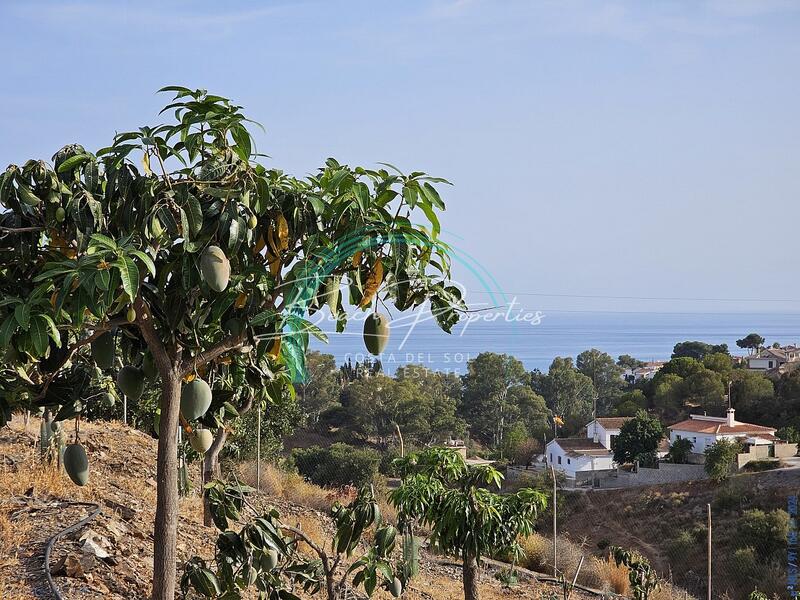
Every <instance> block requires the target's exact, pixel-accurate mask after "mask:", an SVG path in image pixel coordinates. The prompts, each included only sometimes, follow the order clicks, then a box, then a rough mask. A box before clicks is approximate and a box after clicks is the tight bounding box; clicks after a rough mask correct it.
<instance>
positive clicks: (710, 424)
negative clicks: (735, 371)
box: [668, 408, 776, 454]
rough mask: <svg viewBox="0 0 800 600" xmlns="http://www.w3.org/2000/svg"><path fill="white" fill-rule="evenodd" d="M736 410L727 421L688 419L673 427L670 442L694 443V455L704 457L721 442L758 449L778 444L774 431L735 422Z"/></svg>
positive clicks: (709, 418) (670, 427)
mask: <svg viewBox="0 0 800 600" xmlns="http://www.w3.org/2000/svg"><path fill="white" fill-rule="evenodd" d="M734 413H735V411H734V409H732V408H729V409H728V414H727V416H725V417H709V416H707V415H689V418H688V419H686V420H685V421H681V422H680V423H675V424H674V425H670V426H669V427H668V429H669V442H670V444H673V443H675V441H676V440H680V439H690V440H692V452H694V453H696V454H703V453H704V452H705V450H706V448H708V447H709V446H713V445H714V444H715V443H716V442H717V441H719V440H721V439H728V440H734V439H740V440H742V441H744V442H745V443H747V444H749V445H752V446H758V445H770V444H774V443H775V439H776V438H775V428H774V427H764V426H763V425H753V424H752V423H742V422H741V421H737V420H736V419H735V418H734Z"/></svg>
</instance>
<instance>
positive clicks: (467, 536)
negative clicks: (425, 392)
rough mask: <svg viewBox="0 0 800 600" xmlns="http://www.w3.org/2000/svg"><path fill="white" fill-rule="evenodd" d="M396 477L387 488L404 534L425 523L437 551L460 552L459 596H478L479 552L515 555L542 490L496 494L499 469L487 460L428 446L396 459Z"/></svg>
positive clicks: (542, 501)
mask: <svg viewBox="0 0 800 600" xmlns="http://www.w3.org/2000/svg"><path fill="white" fill-rule="evenodd" d="M396 464H397V468H398V469H399V471H400V472H401V474H402V478H403V479H402V483H401V484H400V486H399V487H398V488H397V489H395V490H393V491H392V492H391V494H390V497H389V498H390V500H391V502H392V504H394V505H395V506H396V507H397V509H398V525H399V528H400V530H401V532H403V534H404V535H405V536H406V537H412V536H413V533H414V532H413V528H414V526H415V525H417V524H419V525H423V526H426V527H427V528H428V529H429V530H430V532H431V534H430V544H431V546H432V547H434V548H436V549H437V550H438V551H439V552H442V553H445V554H454V555H456V556H460V557H461V561H462V565H463V584H464V598H465V600H478V598H479V597H480V590H479V588H478V564H479V561H480V559H481V557H482V556H493V555H497V554H512V555H514V556H515V557H517V558H518V557H519V555H520V553H521V548H520V546H519V543H518V538H519V537H520V536H526V535H530V534H531V533H532V532H533V529H534V526H535V524H536V519H537V518H538V516H539V514H541V512H542V511H543V510H544V509H545V508H546V507H547V496H546V495H545V494H544V493H543V492H541V491H539V490H534V489H530V488H524V489H521V490H519V491H518V492H516V493H514V494H503V495H501V494H498V493H496V491H493V488H494V490H499V488H500V485H501V483H502V480H503V475H502V474H501V473H500V472H499V471H498V470H497V469H495V468H494V467H492V466H491V465H469V464H467V462H466V460H465V459H464V458H463V457H462V456H461V454H459V453H458V452H456V451H454V450H449V449H444V448H432V449H429V450H424V451H422V452H417V453H413V454H410V455H408V456H406V457H404V458H400V459H397V460H396Z"/></svg>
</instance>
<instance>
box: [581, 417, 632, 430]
mask: <svg viewBox="0 0 800 600" xmlns="http://www.w3.org/2000/svg"><path fill="white" fill-rule="evenodd" d="M631 419H633V417H597V419H595V421H597V423H598V424H600V425H602V426H603V427H604V428H605V429H619V428H620V427H622V426H623V425H624V424H625V423H627V422H628V421H630V420H631ZM589 425H591V423H589ZM587 427H588V425H587Z"/></svg>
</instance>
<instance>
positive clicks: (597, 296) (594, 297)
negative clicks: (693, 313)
mask: <svg viewBox="0 0 800 600" xmlns="http://www.w3.org/2000/svg"><path fill="white" fill-rule="evenodd" d="M467 293H469V294H490V295H498V294H504V295H506V296H541V297H546V298H581V299H587V300H666V301H671V302H675V301H690V302H784V303H786V302H788V303H793V304H798V303H800V299H797V298H795V299H793V300H790V299H786V298H692V297H681V296H606V295H603V294H549V293H545V292H507V291H505V290H502V289H501V290H495V291H490V290H467Z"/></svg>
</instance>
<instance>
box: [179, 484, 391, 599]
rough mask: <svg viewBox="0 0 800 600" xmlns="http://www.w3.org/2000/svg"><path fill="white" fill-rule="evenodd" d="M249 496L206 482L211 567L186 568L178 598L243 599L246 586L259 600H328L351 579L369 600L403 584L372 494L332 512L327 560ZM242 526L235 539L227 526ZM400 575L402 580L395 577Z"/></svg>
mask: <svg viewBox="0 0 800 600" xmlns="http://www.w3.org/2000/svg"><path fill="white" fill-rule="evenodd" d="M250 492H252V490H251V489H250V488H246V487H244V486H240V485H238V484H237V485H225V484H223V483H221V482H218V481H217V482H212V483H210V484H208V485H207V486H206V493H207V495H208V497H209V500H210V507H211V512H212V515H213V516H214V524H215V525H216V527H217V528H218V529H219V530H220V534H219V536H218V538H217V543H216V552H215V557H214V561H213V563H209V562H207V561H206V560H204V559H202V558H199V557H193V558H191V559H190V560H189V561H188V562H187V563H186V564H185V566H184V573H183V577H182V578H181V590H182V591H183V593H184V594H186V593H188V592H189V591H190V590H194V592H195V593H197V594H199V595H201V596H203V597H206V598H220V599H222V598H225V599H233V598H242V597H245V595H246V590H248V588H250V587H251V586H253V587H255V588H256V590H257V591H258V592H259V597H260V598H268V599H270V600H292V599H296V598H298V596H296V595H295V594H294V590H295V589H296V588H299V589H302V590H303V591H304V592H305V593H306V594H309V595H316V594H318V593H320V592H322V591H323V590H324V592H325V594H326V596H327V597H328V599H329V600H334V599H335V598H336V597H338V596H337V594H338V588H339V587H340V586H341V584H342V583H344V581H346V579H347V577H348V576H351V575H352V585H353V586H355V587H363V588H364V591H365V592H366V594H367V596H372V594H373V593H374V592H375V590H376V589H378V588H382V589H385V590H391V589H392V588H393V587H394V586H396V585H397V581H399V582H400V585H401V586H402V584H403V581H404V580H400V579H399V578H398V577H396V576H395V573H394V568H393V565H392V564H391V556H392V552H393V550H394V547H395V539H396V536H397V531H396V530H395V528H394V527H392V526H391V525H389V524H384V523H382V520H381V515H380V509H379V508H378V503H377V501H376V499H375V495H374V494H373V492H372V490H371V489H370V488H368V487H367V488H362V489H361V490H360V491H359V493H358V494H357V496H356V498H355V499H354V500H353V502H351V503H350V504H349V505H347V506H343V505H341V504H339V503H337V504H336V505H335V506H334V507H333V520H334V523H335V524H336V535H335V537H334V539H333V541H332V542H331V546H330V548H329V549H328V551H327V552H326V550H325V548H322V547H320V546H318V545H317V544H316V543H315V542H314V541H313V540H310V539H309V538H308V537H306V535H305V533H304V532H303V531H302V530H300V529H297V528H295V527H292V526H291V525H289V524H286V523H284V522H283V521H282V520H281V518H280V514H279V513H278V512H277V511H276V510H274V509H270V510H267V511H265V512H260V513H259V512H258V511H256V510H255V509H254V508H253V507H252V506H251V505H250V504H249V502H248V501H247V495H248V494H249V493H250ZM245 512H247V513H248V514H249V517H250V518H249V519H248V520H247V523H246V524H245V525H243V527H242V528H241V530H239V531H238V532H236V531H233V530H232V529H230V528H229V526H230V525H231V524H232V522H240V521H242V520H244V516H245V515H244V513H245ZM367 531H370V532H371V534H372V535H371V538H372V541H371V542H368V543H366V546H367V551H366V553H365V554H364V555H363V556H361V557H359V558H358V559H357V560H355V561H354V562H353V563H352V564H351V565H350V567H349V568H348V570H347V572H346V574H345V577H344V579H342V581H341V582H339V583H338V584H337V583H336V582H334V579H333V577H334V575H335V571H336V567H337V565H339V563H340V562H341V560H342V558H343V557H345V556H347V557H349V556H351V555H352V554H353V553H354V552H355V551H356V549H358V548H359V547H361V546H362V545H363V544H364V543H365V539H364V538H365V535H364V534H365V533H366V532H367ZM302 542H305V543H306V544H308V546H309V547H310V548H311V549H312V550H313V551H314V552H315V553H316V554H317V557H316V558H315V559H309V558H307V557H306V556H305V555H304V554H302V553H301V552H300V550H299V546H300V544H301V543H302ZM401 575H402V573H401Z"/></svg>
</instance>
